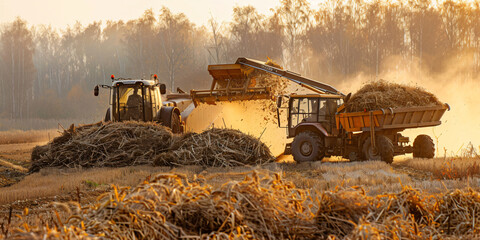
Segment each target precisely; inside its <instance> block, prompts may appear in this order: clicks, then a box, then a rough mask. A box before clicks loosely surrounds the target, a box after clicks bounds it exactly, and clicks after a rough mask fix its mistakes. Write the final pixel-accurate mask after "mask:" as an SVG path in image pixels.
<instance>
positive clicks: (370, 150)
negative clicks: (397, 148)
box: [368, 145, 381, 160]
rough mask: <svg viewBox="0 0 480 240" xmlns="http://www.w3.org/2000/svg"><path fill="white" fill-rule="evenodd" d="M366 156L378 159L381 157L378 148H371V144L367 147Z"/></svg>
mask: <svg viewBox="0 0 480 240" xmlns="http://www.w3.org/2000/svg"><path fill="white" fill-rule="evenodd" d="M368 156H369V158H370V160H380V159H381V157H380V154H378V150H376V149H373V147H372V146H371V145H370V147H369V148H368Z"/></svg>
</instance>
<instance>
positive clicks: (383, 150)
mask: <svg viewBox="0 0 480 240" xmlns="http://www.w3.org/2000/svg"><path fill="white" fill-rule="evenodd" d="M376 144H377V152H376V153H374V151H373V148H372V141H371V140H370V137H368V138H367V139H366V140H365V143H364V144H363V149H362V150H363V154H364V156H365V159H366V160H377V161H384V162H386V163H389V164H390V163H392V162H393V143H392V140H390V138H388V137H386V136H384V135H378V136H377V138H376Z"/></svg>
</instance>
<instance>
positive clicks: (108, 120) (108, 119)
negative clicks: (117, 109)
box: [104, 108, 111, 122]
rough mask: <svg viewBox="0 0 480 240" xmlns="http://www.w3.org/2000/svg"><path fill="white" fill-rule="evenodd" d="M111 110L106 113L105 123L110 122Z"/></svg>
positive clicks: (108, 109)
mask: <svg viewBox="0 0 480 240" xmlns="http://www.w3.org/2000/svg"><path fill="white" fill-rule="evenodd" d="M110 121H111V120H110V108H107V113H105V118H104V122H110Z"/></svg>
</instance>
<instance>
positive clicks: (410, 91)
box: [345, 80, 442, 112]
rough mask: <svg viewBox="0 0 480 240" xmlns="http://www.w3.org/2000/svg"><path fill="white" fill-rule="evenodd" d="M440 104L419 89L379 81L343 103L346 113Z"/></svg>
mask: <svg viewBox="0 0 480 240" xmlns="http://www.w3.org/2000/svg"><path fill="white" fill-rule="evenodd" d="M441 104H442V103H441V102H440V101H439V100H438V99H437V97H436V96H435V95H433V94H432V93H430V92H427V91H426V90H424V89H422V88H420V87H412V86H408V85H402V84H398V83H392V82H388V81H385V80H379V81H373V82H370V83H367V84H365V85H364V86H363V87H362V88H360V90H358V91H357V92H356V93H355V94H353V95H352V97H351V98H350V100H348V102H346V103H345V107H346V110H347V111H348V112H360V111H371V110H379V109H382V108H383V109H388V108H400V107H420V106H436V105H441Z"/></svg>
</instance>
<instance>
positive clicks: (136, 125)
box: [30, 122, 173, 172]
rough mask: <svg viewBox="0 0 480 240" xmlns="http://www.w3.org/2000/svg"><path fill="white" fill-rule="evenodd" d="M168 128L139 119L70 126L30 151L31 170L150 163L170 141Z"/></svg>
mask: <svg viewBox="0 0 480 240" xmlns="http://www.w3.org/2000/svg"><path fill="white" fill-rule="evenodd" d="M172 139H173V134H172V133H171V132H170V130H169V129H167V128H165V127H163V126H161V125H157V124H153V123H142V122H124V123H112V122H110V123H97V124H92V125H85V126H81V127H78V128H76V127H75V126H74V125H73V124H72V126H71V127H70V128H69V129H67V130H65V131H64V133H63V134H62V135H61V136H59V137H57V138H55V139H53V141H52V142H50V143H48V144H47V145H46V146H40V147H35V149H34V150H33V152H32V166H31V168H30V171H31V172H35V171H38V170H40V168H45V167H64V168H78V167H85V168H89V167H123V166H129V165H140V164H151V161H152V159H153V158H154V157H155V156H156V155H157V154H158V153H159V152H162V151H165V150H167V149H168V148H169V147H170V145H171V144H172Z"/></svg>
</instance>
